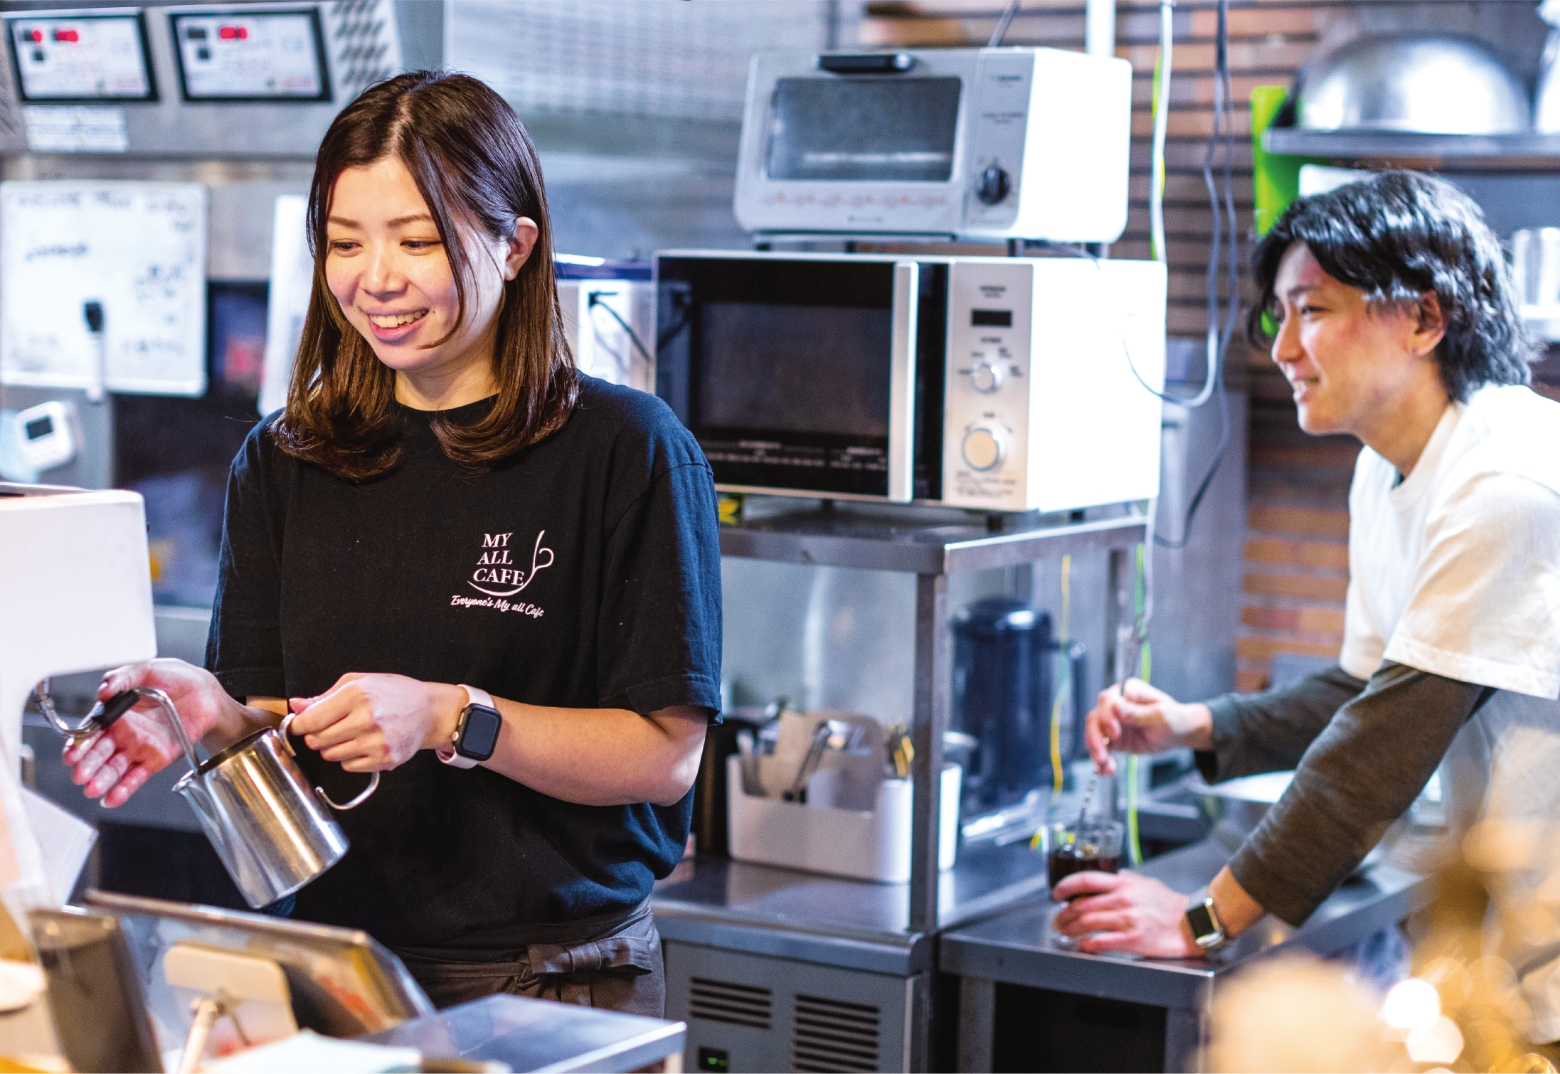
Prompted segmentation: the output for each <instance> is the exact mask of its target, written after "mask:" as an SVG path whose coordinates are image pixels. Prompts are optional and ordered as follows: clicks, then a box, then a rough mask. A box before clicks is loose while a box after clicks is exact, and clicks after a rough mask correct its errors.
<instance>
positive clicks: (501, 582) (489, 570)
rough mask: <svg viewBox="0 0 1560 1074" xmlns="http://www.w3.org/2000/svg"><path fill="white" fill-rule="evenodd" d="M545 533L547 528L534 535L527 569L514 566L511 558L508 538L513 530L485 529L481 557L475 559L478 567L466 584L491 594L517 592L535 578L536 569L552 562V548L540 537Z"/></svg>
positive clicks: (548, 565) (540, 568)
mask: <svg viewBox="0 0 1560 1074" xmlns="http://www.w3.org/2000/svg"><path fill="white" fill-rule="evenodd" d="M546 535H547V531H546V530H542V531H541V532H540V533H538V534H537V535H536V544H535V545H534V546H533V547H532V549H531V566H530V568H529V569H526V568H523V567H517V566H515V565H514V563H513V562H512V561H511V560H510V551H511V549H510V547H509V538H511V537H513V536H514V534H513V533H484V534H483V535H482V557H481V558H480V559H478V560H477V569H476V570H475V571H474V572H472V575H471V579H470V580H469V581H468V582H467V583H466V584H467V585H469V586H470V587H471V588H472V589H475V590H476V591H477V592H478V593H486V594H487V595H488V596H490V597H512V596H514V595H515V594H516V593H519V592H520V591H521V590H523V589H524V588H525V587H526V586H528V585H530V584H531V583H532V582H533V581H534V580H535V579H536V572H537V571H544V570H546V569H547V568H548V567H551V566H552V564H553V550H552V549H551V548H543V547H542V538H543V537H545V536H546Z"/></svg>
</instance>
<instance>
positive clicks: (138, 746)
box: [64, 659, 237, 808]
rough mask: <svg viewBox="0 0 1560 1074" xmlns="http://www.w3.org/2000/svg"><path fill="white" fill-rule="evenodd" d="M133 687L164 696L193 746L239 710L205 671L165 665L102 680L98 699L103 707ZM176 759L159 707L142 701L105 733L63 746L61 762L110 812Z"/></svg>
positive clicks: (153, 663)
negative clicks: (231, 711)
mask: <svg viewBox="0 0 1560 1074" xmlns="http://www.w3.org/2000/svg"><path fill="white" fill-rule="evenodd" d="M137 686H149V687H156V688H157V689H159V690H161V691H162V692H163V693H165V694H167V695H168V698H169V700H171V701H172V702H173V705H174V707H175V708H176V709H178V710H179V719H180V720H182V721H183V723H184V727H185V729H186V731H187V732H188V734H189V736H190V741H192V742H196V741H199V740H200V739H202V738H204V737H205V736H206V733H207V732H208V731H210V730H211V729H212V728H214V727H216V726H217V725H218V723H219V722H220V721H221V720H222V719H223V717H224V715H225V714H226V712H227V710H228V709H229V708H230V707H236V704H237V703H236V702H234V701H233V700H232V699H231V698H229V697H228V695H227V692H226V691H225V690H223V689H222V686H221V684H220V683H218V682H217V680H216V677H215V676H213V675H212V674H211V673H210V672H209V671H204V670H202V669H200V668H198V667H195V666H193V665H191V664H186V663H185V662H184V661H182V660H168V659H162V660H148V661H145V662H144V663H140V664H130V665H127V666H125V667H121V668H115V669H114V670H113V671H110V672H109V673H108V674H107V675H105V676H103V682H102V684H101V685H100V686H99V687H98V699H99V700H100V701H107V700H108V699H109V698H111V697H113V696H114V695H115V694H119V693H123V692H124V691H126V690H129V689H132V688H134V687H137ZM180 753H181V751H180V749H179V743H178V740H177V739H175V738H174V737H173V730H172V729H171V728H170V727H169V726H168V718H167V716H165V715H164V714H163V710H162V707H161V706H160V705H158V704H157V702H155V701H152V700H150V699H148V698H142V699H141V700H140V701H139V702H137V703H136V706H135V708H133V709H131V710H130V711H129V712H127V713H125V714H124V715H123V716H121V717H120V718H119V719H118V720H116V721H115V722H114V725H113V726H112V727H110V728H109V729H108V730H107V731H100V732H98V733H97V734H95V735H93V736H91V737H90V738H86V739H82V740H80V741H78V742H76V743H74V744H72V745H70V746H67V747H66V748H65V756H64V759H65V764H66V765H67V766H68V767H70V768H73V769H74V770H75V771H74V772H72V773H71V779H72V780H73V781H74V782H75V784H76V785H77V786H78V787H79V786H83V785H84V786H85V787H86V795H87V797H88V798H98V797H101V798H102V799H103V804H104V805H105V806H107V807H109V808H113V807H114V806H120V805H124V803H125V800H126V799H127V798H129V797H130V796H131V795H132V794H134V793H135V792H136V791H138V790H140V788H141V786H142V784H144V783H145V782H146V781H147V780H148V779H149V778H150V777H151V776H152V775H153V774H154V773H157V772H160V771H162V770H163V769H164V768H167V767H168V765H170V764H172V763H173V762H174V761H176V760H178V759H179V757H180Z"/></svg>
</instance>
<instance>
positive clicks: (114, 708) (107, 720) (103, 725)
mask: <svg viewBox="0 0 1560 1074" xmlns="http://www.w3.org/2000/svg"><path fill="white" fill-rule="evenodd" d="M139 700H141V695H140V694H139V693H137V692H136V691H135V690H126V691H125V692H124V693H120V694H115V695H114V696H113V697H111V698H109V699H108V700H107V701H105V702H103V711H102V712H100V713H98V714H97V715H96V716H94V717H93V718H92V722H93V723H94V724H96V725H97V728H98V730H99V731H107V730H108V729H109V728H110V727H112V726H114V722H115V721H116V720H118V719H119V717H121V716H123V715H124V714H125V713H127V712H129V711H130V710H131V709H133V708H134V707H135V703H136V702H137V701H139Z"/></svg>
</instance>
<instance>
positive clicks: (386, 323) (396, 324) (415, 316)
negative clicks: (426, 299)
mask: <svg viewBox="0 0 1560 1074" xmlns="http://www.w3.org/2000/svg"><path fill="white" fill-rule="evenodd" d="M427 314H428V311H427V310H419V311H418V312H416V313H399V314H396V315H395V316H392V317H381V316H377V315H375V314H369V317H368V319H369V321H370V322H371V323H372V324H373V325H374V327H376V328H400V327H401V326H402V325H403V324H411V323H412V322H413V321H420V320H422V319H423V317H425V316H427Z"/></svg>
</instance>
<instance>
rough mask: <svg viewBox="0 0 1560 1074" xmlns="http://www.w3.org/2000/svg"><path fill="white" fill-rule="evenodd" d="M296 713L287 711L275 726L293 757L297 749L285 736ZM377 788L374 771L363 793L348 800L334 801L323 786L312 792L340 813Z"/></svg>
mask: <svg viewBox="0 0 1560 1074" xmlns="http://www.w3.org/2000/svg"><path fill="white" fill-rule="evenodd" d="M296 715H298V714H297V713H296V712H289V713H288V714H287V715H286V716H283V717H282V724H281V726H280V727H278V728H277V731H278V733H280V734H281V736H282V745H284V746H286V747H287V752H288V753H290V754H292V755H293V756H294V757H296V756H297V755H298V751H297V750H295V749H293V744H292V740H291V739H289V738H288V737H287V732H288V730H289V729H290V728H291V727H292V722H293V717H294V716H296ZM378 789H379V773H378V772H375V773H374V774H373V776H372V778H370V779H369V781H368V786H367V787H365V788H363V793H362V794H359V795H358V796H357V797H355V798H353V799H352V800H351V801H350V802H336V801H334V800H333V799H332V798H331V796H330V795H328V794H326V793H325V788H324V787H315V788H314V793H315V794H317V795H319V796H320V799H321V800H322V801H324V803H325V804H326V805H328V806H330V807H331V808H332V809H334V810H336V811H337V812H340V813H345V812H346V811H347V810H349V809H356V808H357V807H358V806H360V805H362V804H363V803H364V802H366V801H368V796H369V795H371V794H373V793H374V792H375V791H377V790H378Z"/></svg>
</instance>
